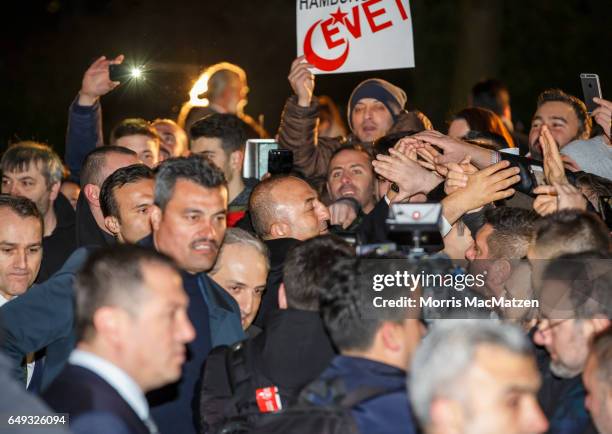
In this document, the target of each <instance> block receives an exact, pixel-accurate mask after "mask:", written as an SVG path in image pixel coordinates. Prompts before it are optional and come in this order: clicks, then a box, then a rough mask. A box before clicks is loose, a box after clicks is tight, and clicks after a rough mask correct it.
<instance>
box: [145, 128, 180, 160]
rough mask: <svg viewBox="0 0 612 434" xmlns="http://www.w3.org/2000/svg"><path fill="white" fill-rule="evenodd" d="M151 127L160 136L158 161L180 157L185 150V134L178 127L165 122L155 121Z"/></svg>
mask: <svg viewBox="0 0 612 434" xmlns="http://www.w3.org/2000/svg"><path fill="white" fill-rule="evenodd" d="M153 128H155V131H157V133H158V134H159V135H160V137H161V143H160V148H159V161H160V162H161V161H164V160H167V159H168V158H171V157H180V156H182V155H183V154H184V153H185V151H186V150H187V135H186V134H185V132H184V131H183V130H182V129H181V128H180V127H178V126H177V125H173V124H170V123H167V122H157V123H155V124H153Z"/></svg>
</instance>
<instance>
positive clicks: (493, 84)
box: [471, 78, 509, 116]
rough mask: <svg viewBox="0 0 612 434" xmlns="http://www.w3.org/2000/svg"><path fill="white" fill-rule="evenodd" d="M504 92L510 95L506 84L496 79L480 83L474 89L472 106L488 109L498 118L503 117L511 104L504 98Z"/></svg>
mask: <svg viewBox="0 0 612 434" xmlns="http://www.w3.org/2000/svg"><path fill="white" fill-rule="evenodd" d="M504 92H505V93H506V94H509V92H508V88H507V87H506V85H505V84H504V83H502V82H501V81H499V80H497V79H495V78H489V79H486V80H482V81H479V82H478V83H476V84H475V85H474V87H472V92H471V97H472V105H473V106H474V107H482V108H486V109H488V110H491V111H492V112H493V113H495V114H497V115H498V116H502V115H503V114H504V109H505V108H506V106H507V105H508V103H509V101H508V100H507V99H506V98H504V97H503V93H504Z"/></svg>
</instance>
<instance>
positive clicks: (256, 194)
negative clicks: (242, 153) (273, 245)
mask: <svg viewBox="0 0 612 434" xmlns="http://www.w3.org/2000/svg"><path fill="white" fill-rule="evenodd" d="M287 179H300V178H298V177H295V176H292V175H280V176H273V177H271V178H268V179H264V180H263V181H261V182H260V183H259V184H257V185H256V186H255V188H253V191H252V192H251V196H250V197H249V214H250V215H251V224H252V225H253V229H255V233H256V234H257V235H258V236H259V237H260V238H265V237H266V236H267V235H269V233H270V227H271V226H272V223H273V221H274V219H275V218H276V217H277V213H276V209H277V203H276V199H275V198H274V197H273V196H272V190H274V189H275V188H276V187H277V186H278V185H279V184H282V183H283V182H285V181H286V180H287ZM304 182H306V181H304Z"/></svg>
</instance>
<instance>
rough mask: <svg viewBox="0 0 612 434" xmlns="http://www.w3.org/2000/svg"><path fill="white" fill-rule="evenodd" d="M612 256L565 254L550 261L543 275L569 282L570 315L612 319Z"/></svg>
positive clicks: (605, 253)
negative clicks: (611, 289)
mask: <svg viewBox="0 0 612 434" xmlns="http://www.w3.org/2000/svg"><path fill="white" fill-rule="evenodd" d="M611 260H612V257H611V256H610V254H609V253H608V252H597V251H590V252H579V253H569V254H564V255H561V256H559V257H557V258H555V259H553V260H552V261H550V263H549V264H548V266H547V267H546V269H545V271H544V274H543V279H544V281H547V280H548V281H563V282H565V283H567V285H568V290H569V291H568V293H567V294H566V295H567V297H568V299H569V300H570V302H571V312H570V315H572V317H573V318H574V319H578V320H580V319H591V318H594V317H595V316H600V315H601V316H605V317H606V318H610V319H612V291H610V287H612V261H611ZM556 289H557V288H555V290H556ZM556 293H558V292H557V291H556ZM561 294H562V293H561ZM544 301H545V300H543V302H544ZM542 304H543V303H540V305H542ZM551 307H553V306H551ZM559 313H561V312H559ZM567 313H568V312H565V314H567ZM551 319H555V318H551Z"/></svg>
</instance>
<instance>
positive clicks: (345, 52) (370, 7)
mask: <svg viewBox="0 0 612 434" xmlns="http://www.w3.org/2000/svg"><path fill="white" fill-rule="evenodd" d="M296 11H297V51H298V56H299V55H302V54H304V55H305V56H306V60H308V62H310V63H311V64H313V65H314V66H315V67H316V69H315V70H314V72H315V73H338V72H354V71H373V70H381V69H394V68H413V67H414V47H413V44H412V18H411V16H410V2H409V0H297V8H296Z"/></svg>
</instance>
